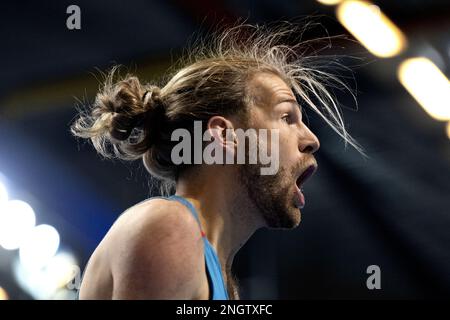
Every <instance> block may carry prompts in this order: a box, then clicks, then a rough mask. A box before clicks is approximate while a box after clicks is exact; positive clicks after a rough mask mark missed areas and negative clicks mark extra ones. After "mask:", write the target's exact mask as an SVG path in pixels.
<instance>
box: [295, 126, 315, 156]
mask: <svg viewBox="0 0 450 320" xmlns="http://www.w3.org/2000/svg"><path fill="white" fill-rule="evenodd" d="M302 127H303V128H302V135H301V136H300V143H299V150H300V152H302V153H310V154H313V153H314V152H316V151H317V150H319V148H320V142H319V139H318V138H317V137H316V135H315V134H314V133H313V132H312V131H311V130H309V128H308V127H307V126H306V125H305V124H303V126H302Z"/></svg>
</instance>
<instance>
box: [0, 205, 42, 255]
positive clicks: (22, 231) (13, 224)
mask: <svg viewBox="0 0 450 320" xmlns="http://www.w3.org/2000/svg"><path fill="white" fill-rule="evenodd" d="M35 223H36V216H35V214H34V211H33V208H31V206H30V205H29V204H28V203H26V202H24V201H21V200H10V201H7V202H6V203H3V204H1V205H0V245H1V246H2V247H3V248H5V249H7V250H14V249H18V248H19V247H20V245H21V243H22V242H23V241H24V240H25V239H26V237H27V236H28V234H29V232H30V231H31V230H32V229H33V227H34V225H35Z"/></svg>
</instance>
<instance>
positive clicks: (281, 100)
mask: <svg viewBox="0 0 450 320" xmlns="http://www.w3.org/2000/svg"><path fill="white" fill-rule="evenodd" d="M283 102H290V103H292V104H295V105H296V106H297V107H298V108H299V109H300V111H301V110H302V106H301V105H300V104H299V103H298V101H297V100H296V99H294V98H281V99H278V101H277V104H280V103H283Z"/></svg>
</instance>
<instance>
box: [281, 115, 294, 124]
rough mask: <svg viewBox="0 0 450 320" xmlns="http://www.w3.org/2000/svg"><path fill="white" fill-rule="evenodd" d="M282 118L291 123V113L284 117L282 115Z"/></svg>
mask: <svg viewBox="0 0 450 320" xmlns="http://www.w3.org/2000/svg"><path fill="white" fill-rule="evenodd" d="M281 120H282V121H284V122H286V123H291V122H292V119H291V115H289V114H284V115H283V117H281Z"/></svg>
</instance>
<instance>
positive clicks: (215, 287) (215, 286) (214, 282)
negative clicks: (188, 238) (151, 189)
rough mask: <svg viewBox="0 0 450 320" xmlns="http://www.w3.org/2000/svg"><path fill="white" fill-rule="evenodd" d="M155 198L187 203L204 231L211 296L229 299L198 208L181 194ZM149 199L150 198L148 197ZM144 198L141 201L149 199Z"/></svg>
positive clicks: (206, 265)
mask: <svg viewBox="0 0 450 320" xmlns="http://www.w3.org/2000/svg"><path fill="white" fill-rule="evenodd" d="M155 198H164V199H168V200H175V201H178V202H180V203H181V204H183V205H185V206H186V207H187V208H188V209H189V211H190V212H191V213H192V215H193V216H194V218H195V220H197V222H198V225H199V227H200V231H201V232H202V239H203V243H204V248H205V253H204V254H205V267H206V275H207V278H208V284H209V298H210V299H211V300H229V298H228V292H227V290H226V289H225V283H224V281H223V275H222V268H221V267H220V262H219V258H218V257H217V254H216V251H215V250H214V248H213V246H212V245H211V243H210V242H209V241H208V238H207V237H206V235H205V234H204V233H203V230H202V226H201V224H200V220H199V218H198V215H197V210H195V207H194V206H193V205H192V203H190V202H189V201H188V200H186V199H185V198H183V197H181V196H177V195H173V196H170V197H168V198H167V197H162V196H157V197H152V198H150V199H155ZM147 200H148V199H147ZM147 200H143V201H141V202H144V201H147ZM75 299H76V300H78V299H79V291H77V294H76V297H75Z"/></svg>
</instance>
